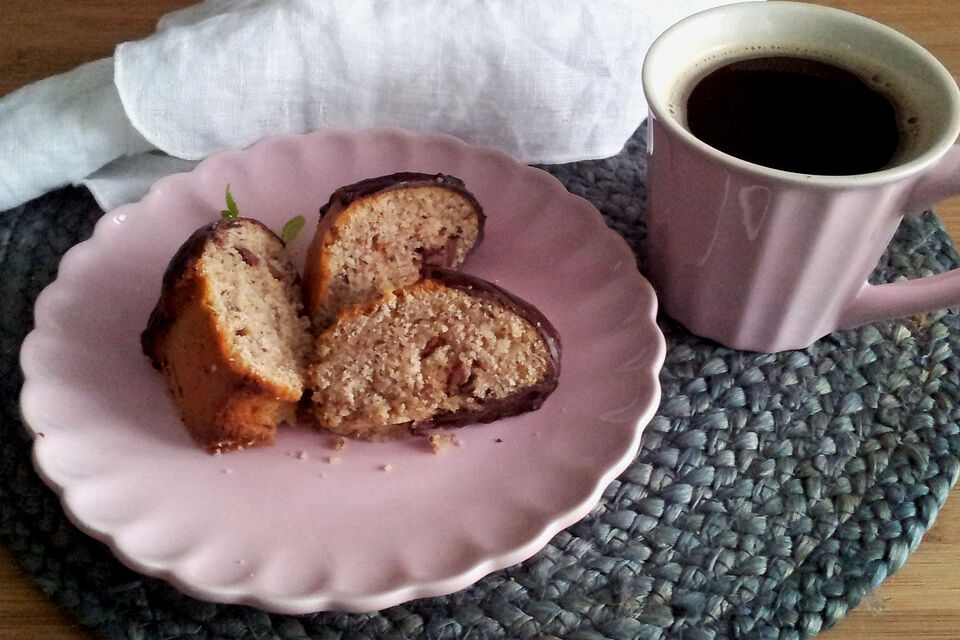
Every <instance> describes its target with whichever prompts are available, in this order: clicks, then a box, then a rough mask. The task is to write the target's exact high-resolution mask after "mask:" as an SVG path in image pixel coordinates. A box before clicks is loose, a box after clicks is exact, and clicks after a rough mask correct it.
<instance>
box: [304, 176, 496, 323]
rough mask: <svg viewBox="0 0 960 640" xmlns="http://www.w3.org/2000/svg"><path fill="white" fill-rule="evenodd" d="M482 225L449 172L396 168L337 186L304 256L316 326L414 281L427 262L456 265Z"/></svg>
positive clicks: (480, 215)
mask: <svg viewBox="0 0 960 640" xmlns="http://www.w3.org/2000/svg"><path fill="white" fill-rule="evenodd" d="M483 224H484V214H483V210H482V209H481V207H480V205H479V204H478V203H477V200H476V198H474V197H473V195H472V194H471V193H470V192H469V191H467V189H466V188H465V186H464V183H463V182H462V181H461V180H460V179H459V178H456V177H453V176H448V175H443V174H437V175H430V174H424V173H395V174H391V175H388V176H381V177H378V178H371V179H369V180H363V181H361V182H357V183H355V184H352V185H348V186H345V187H341V188H339V189H337V190H336V191H335V192H334V193H333V195H331V196H330V200H329V202H328V203H327V204H326V205H324V207H323V208H322V209H321V210H320V222H319V224H318V226H317V230H316V233H315V235H314V238H313V242H312V243H311V245H310V249H309V252H308V255H307V262H306V269H305V273H304V301H305V304H306V308H307V311H308V313H309V315H310V317H311V318H312V320H313V323H314V326H315V327H317V328H318V329H320V330H322V329H325V328H326V327H328V326H330V324H331V323H332V322H333V321H334V319H335V318H336V316H337V312H338V311H339V310H340V309H341V308H342V307H344V306H346V305H349V304H354V303H357V302H366V301H369V300H373V299H375V298H376V297H377V296H379V295H380V293H382V292H383V291H385V290H387V289H392V288H396V287H401V286H404V285H408V284H411V283H413V282H416V281H417V279H418V278H419V277H420V269H421V268H422V267H423V266H425V265H426V266H430V265H433V266H441V267H450V268H455V267H458V266H460V265H461V264H462V263H463V260H464V258H465V257H466V256H467V254H468V253H469V252H470V250H471V249H472V248H473V247H474V246H476V245H477V244H478V243H479V242H480V241H481V239H482V237H483Z"/></svg>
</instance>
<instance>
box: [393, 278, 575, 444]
mask: <svg viewBox="0 0 960 640" xmlns="http://www.w3.org/2000/svg"><path fill="white" fill-rule="evenodd" d="M420 273H421V276H422V277H423V279H425V280H434V281H436V282H438V283H439V284H442V285H444V286H447V287H450V288H452V289H459V290H460V291H463V292H464V293H466V294H468V295H470V296H473V297H476V298H483V299H486V300H489V301H491V302H493V303H494V304H497V305H500V306H503V307H505V308H507V309H508V310H510V311H511V312H512V313H515V314H517V315H518V316H520V317H521V318H523V319H524V320H525V321H527V322H528V323H530V325H531V326H533V327H534V328H535V329H536V331H537V333H538V334H539V335H540V338H541V339H542V340H543V342H544V344H545V345H546V346H547V352H548V354H549V362H548V367H547V372H546V374H544V377H543V379H542V380H541V381H540V382H539V383H537V384H535V385H533V386H531V387H527V388H525V389H521V390H520V391H518V392H516V393H514V394H512V395H509V396H506V397H504V398H495V399H491V400H487V401H486V402H484V405H483V407H482V408H481V409H479V410H466V409H464V410H460V411H447V412H444V413H440V414H437V415H435V416H433V417H432V418H431V419H430V420H422V421H417V422H412V423H410V424H409V425H408V428H409V430H410V432H411V433H413V434H418V435H419V434H422V433H424V432H426V431H428V430H430V429H434V428H437V427H459V426H463V425H466V424H471V423H476V422H493V421H494V420H499V419H500V418H506V417H509V416H514V415H517V414H520V413H526V412H528V411H536V410H537V409H539V408H540V406H541V405H543V402H544V400H546V399H547V396H549V395H550V394H551V393H553V391H554V390H555V389H556V388H557V384H558V383H559V380H560V358H561V351H562V347H561V344H560V334H559V332H558V331H557V329H556V328H555V327H554V326H553V324H551V323H550V321H549V320H547V318H546V316H544V315H543V313H541V311H540V310H539V309H537V308H536V307H534V306H533V305H532V304H530V303H529V302H527V301H525V300H522V299H521V298H518V297H517V296H515V295H513V294H512V293H510V292H509V291H506V290H504V289H502V288H500V287H498V286H497V285H495V284H493V283H492V282H488V281H486V280H482V279H481V278H477V277H475V276H471V275H469V274H466V273H462V272H460V271H454V270H452V269H444V268H440V267H424V268H423V269H422V270H421V272H420Z"/></svg>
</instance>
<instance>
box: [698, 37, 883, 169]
mask: <svg viewBox="0 0 960 640" xmlns="http://www.w3.org/2000/svg"><path fill="white" fill-rule="evenodd" d="M687 123H688V126H689V128H690V131H691V132H692V133H693V134H694V135H695V136H697V137H698V138H700V139H701V140H703V141H704V142H706V143H707V144H709V145H710V146H712V147H714V148H715V149H719V150H720V151H723V152H724V153H728V154H730V155H732V156H735V157H737V158H740V159H742V160H747V161H749V162H753V163H756V164H760V165H763V166H766V167H772V168H774V169H782V170H784V171H793V172H796V173H808V174H815V175H854V174H861V173H870V172H872V171H877V170H879V169H881V168H883V167H884V166H885V165H887V164H888V163H889V162H890V160H891V158H892V157H893V155H894V153H895V151H896V150H897V146H898V144H899V140H900V135H899V133H898V127H897V113H896V109H895V107H894V106H893V104H892V103H891V102H890V100H888V99H887V98H886V97H885V96H883V95H881V94H880V93H878V92H877V91H875V90H873V89H872V88H870V87H869V86H867V84H866V83H864V82H863V81H862V80H861V79H860V78H859V77H858V76H857V75H856V74H854V73H851V72H850V71H847V70H845V69H841V68H839V67H836V66H834V65H831V64H827V63H824V62H820V61H817V60H810V59H807V58H800V57H794V56H768V57H761V58H752V59H744V60H739V61H737V62H733V63H730V64H727V65H725V66H722V67H720V68H718V69H716V70H715V71H713V72H711V73H710V74H708V75H707V76H706V77H705V78H703V79H702V80H701V81H700V82H699V83H698V84H697V85H696V86H695V87H694V89H693V91H692V92H691V94H690V97H689V98H688V100H687Z"/></svg>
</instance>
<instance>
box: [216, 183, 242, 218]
mask: <svg viewBox="0 0 960 640" xmlns="http://www.w3.org/2000/svg"><path fill="white" fill-rule="evenodd" d="M239 216H240V209H238V208H237V203H236V201H234V199H233V196H232V195H230V185H229V184H228V185H227V208H226V209H221V210H220V217H221V218H237V217H239Z"/></svg>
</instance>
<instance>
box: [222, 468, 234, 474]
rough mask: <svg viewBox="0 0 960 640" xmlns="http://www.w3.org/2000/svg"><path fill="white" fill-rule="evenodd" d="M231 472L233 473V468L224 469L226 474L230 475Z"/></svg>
mask: <svg viewBox="0 0 960 640" xmlns="http://www.w3.org/2000/svg"><path fill="white" fill-rule="evenodd" d="M231 473H233V469H224V470H223V475H225V476H228V475H230V474H231Z"/></svg>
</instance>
